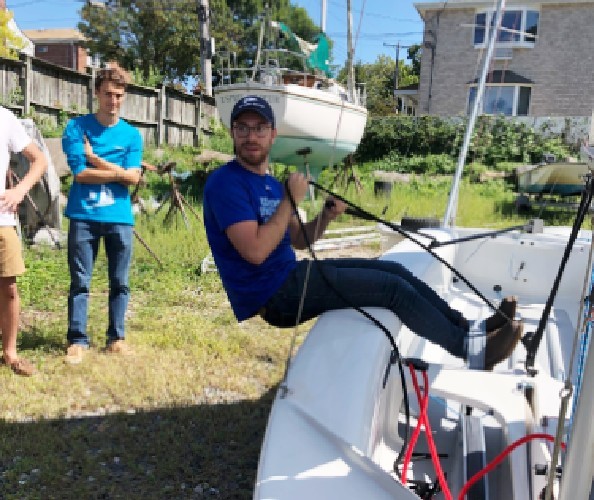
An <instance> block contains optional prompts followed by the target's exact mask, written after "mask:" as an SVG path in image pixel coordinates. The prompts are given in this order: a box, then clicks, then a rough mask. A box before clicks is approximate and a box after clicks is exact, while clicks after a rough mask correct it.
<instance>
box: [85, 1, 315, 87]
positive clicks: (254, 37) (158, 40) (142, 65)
mask: <svg viewBox="0 0 594 500" xmlns="http://www.w3.org/2000/svg"><path fill="white" fill-rule="evenodd" d="M209 3H210V10H211V15H210V20H211V24H210V34H211V37H213V38H214V39H215V40H216V52H217V53H218V54H221V53H223V52H230V53H231V52H235V53H236V54H237V56H238V63H241V64H243V65H250V64H253V62H254V59H255V55H256V49H257V43H258V33H259V29H260V23H259V19H260V17H259V16H260V15H261V14H262V13H263V12H264V5H263V4H264V1H263V0H210V1H209ZM272 3H273V4H274V6H273V7H272V8H271V9H270V16H271V18H272V19H274V20H278V21H282V22H285V23H286V24H287V25H289V26H290V27H291V29H292V30H294V31H295V32H296V33H298V34H299V35H300V36H303V37H305V38H310V37H313V35H315V34H317V32H318V30H317V28H316V27H315V25H314V24H313V22H312V21H311V19H309V17H308V15H307V12H306V11H305V9H302V8H300V7H294V6H292V5H291V4H290V2H289V0H278V1H275V2H272ZM197 7H198V2H197V0H167V1H163V0H107V1H106V2H105V3H103V4H101V3H98V2H87V4H86V5H85V6H84V7H83V8H82V10H81V17H82V19H83V21H82V22H81V23H80V24H79V29H80V31H81V32H82V33H83V34H84V35H85V36H86V37H87V39H88V40H89V41H88V43H87V46H88V48H89V50H90V52H91V53H92V54H99V55H100V57H101V58H102V59H103V60H105V61H108V60H115V61H117V62H118V63H119V64H120V65H122V66H123V67H125V68H126V69H128V70H133V69H135V68H139V75H140V80H142V81H144V82H149V81H152V80H153V79H154V75H155V74H157V75H163V78H164V79H165V80H167V81H179V80H185V79H186V78H188V77H191V76H195V75H197V74H199V73H200V72H201V68H200V23H199V19H198V11H197ZM216 63H217V61H216V59H215V64H216ZM215 77H216V75H215Z"/></svg>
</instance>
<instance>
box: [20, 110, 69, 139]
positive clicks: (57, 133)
mask: <svg viewBox="0 0 594 500" xmlns="http://www.w3.org/2000/svg"><path fill="white" fill-rule="evenodd" d="M25 118H31V119H32V120H33V121H34V122H35V125H37V128H38V129H39V132H41V135H42V136H43V137H46V138H51V137H62V134H63V133H64V129H65V128H66V124H67V123H68V120H69V119H70V114H69V113H68V112H67V111H65V110H63V109H61V110H59V111H58V115H57V117H56V118H55V119H53V118H51V117H50V116H48V115H47V114H42V113H37V112H36V111H35V107H34V106H31V111H30V112H29V113H28V114H27V115H25Z"/></svg>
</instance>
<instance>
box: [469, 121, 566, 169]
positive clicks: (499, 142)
mask: <svg viewBox="0 0 594 500" xmlns="http://www.w3.org/2000/svg"><path fill="white" fill-rule="evenodd" d="M544 153H553V154H555V155H556V156H557V157H565V156H568V155H569V153H570V150H569V147H568V146H565V145H564V144H563V142H562V140H561V137H560V136H558V135H546V134H544V133H543V129H542V128H541V130H534V129H533V128H531V127H529V126H528V125H526V124H524V123H522V122H517V121H513V120H508V119H505V118H504V117H502V116H481V117H479V119H478V120H477V126H476V127H475V132H474V134H473V137H472V141H471V144H470V148H469V154H468V157H469V159H471V160H479V161H481V162H483V163H485V164H486V165H488V166H491V167H495V166H498V165H499V164H500V163H504V162H518V163H537V162H539V161H541V160H542V157H543V154H544Z"/></svg>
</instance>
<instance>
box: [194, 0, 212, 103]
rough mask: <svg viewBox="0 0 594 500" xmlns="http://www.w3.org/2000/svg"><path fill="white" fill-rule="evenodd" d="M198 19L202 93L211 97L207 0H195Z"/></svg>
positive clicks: (210, 48) (210, 57)
mask: <svg viewBox="0 0 594 500" xmlns="http://www.w3.org/2000/svg"><path fill="white" fill-rule="evenodd" d="M197 2H198V20H199V21H200V68H201V70H202V80H203V81H202V85H203V86H204V93H205V94H206V95H207V96H211V97H212V62H211V59H212V56H213V53H212V52H213V50H212V42H211V39H210V7H209V6H208V0H197Z"/></svg>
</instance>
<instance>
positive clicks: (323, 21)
mask: <svg viewBox="0 0 594 500" xmlns="http://www.w3.org/2000/svg"><path fill="white" fill-rule="evenodd" d="M320 29H321V30H322V33H326V0H322V13H321V21H320Z"/></svg>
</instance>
